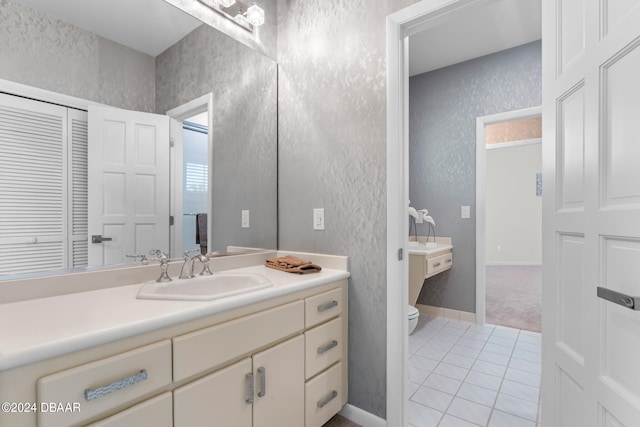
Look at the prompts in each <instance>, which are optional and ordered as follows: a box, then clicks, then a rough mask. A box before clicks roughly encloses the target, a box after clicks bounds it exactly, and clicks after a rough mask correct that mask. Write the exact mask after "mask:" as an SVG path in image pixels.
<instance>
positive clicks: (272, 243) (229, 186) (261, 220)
mask: <svg viewBox="0 0 640 427" xmlns="http://www.w3.org/2000/svg"><path fill="white" fill-rule="evenodd" d="M156 59H157V61H156V71H157V73H156V101H157V102H156V112H158V113H160V114H164V113H166V112H167V111H168V110H170V109H172V108H175V107H177V106H180V105H182V104H184V103H186V102H188V101H191V100H193V99H195V98H198V97H200V96H202V95H205V94H207V93H209V92H212V93H213V119H214V125H213V127H212V128H211V129H209V131H210V133H212V134H213V149H212V151H213V153H212V156H213V158H212V160H211V161H210V164H211V165H212V168H213V185H212V192H211V196H212V198H213V209H212V215H213V218H212V220H213V228H212V238H213V244H210V249H212V250H225V249H226V247H227V246H228V245H238V246H252V247H262V248H275V247H276V245H277V202H276V201H277V161H278V160H277V64H276V63H275V62H274V61H272V60H271V59H269V58H267V57H266V56H264V55H262V54H260V53H258V52H257V51H255V50H253V49H251V48H249V47H247V46H245V45H243V44H241V43H239V42H237V41H235V40H234V39H232V38H230V37H228V36H226V35H224V34H222V33H220V32H219V31H217V30H215V29H213V28H211V27H209V26H207V25H202V26H200V27H198V28H197V29H196V30H194V31H193V32H192V33H191V34H189V35H187V36H186V37H185V38H183V39H182V40H181V41H179V42H178V43H176V44H175V45H173V46H172V47H170V48H169V49H167V50H166V51H165V52H163V53H162V54H160V55H159V56H158V57H157V58H156ZM243 209H249V210H250V212H251V227H250V228H248V229H243V228H241V211H242V210H243Z"/></svg>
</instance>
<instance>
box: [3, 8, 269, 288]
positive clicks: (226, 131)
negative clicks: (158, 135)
mask: <svg viewBox="0 0 640 427" xmlns="http://www.w3.org/2000/svg"><path fill="white" fill-rule="evenodd" d="M53 3H55V4H53ZM30 88H36V89H34V90H33V91H32V90H31V89H30ZM0 90H1V91H2V92H3V93H2V96H3V97H8V98H10V99H13V98H15V95H16V94H17V95H21V96H22V98H20V100H21V101H20V102H22V101H25V102H27V101H28V102H31V101H32V100H36V101H34V102H40V101H38V99H39V94H40V93H41V91H42V90H44V91H47V92H48V93H55V94H60V95H61V99H64V98H65V97H72V99H82V100H86V101H88V102H89V103H90V104H100V105H99V107H100V108H102V107H103V106H104V107H113V108H114V109H118V110H128V111H136V112H141V113H152V114H156V115H166V114H167V112H169V111H175V110H176V109H178V110H179V109H180V108H183V110H182V111H185V110H184V107H185V106H188V105H190V103H191V104H192V103H193V102H196V101H197V100H202V99H206V100H208V103H205V104H202V103H201V104H197V103H196V104H197V105H196V108H195V109H193V111H192V112H193V114H192V115H190V116H184V115H183V116H181V117H180V118H179V120H175V119H171V118H168V119H167V120H169V122H170V125H171V130H170V135H171V139H172V140H173V147H171V148H169V150H170V156H169V159H168V160H163V161H162V162H161V164H160V165H159V168H160V169H162V168H166V170H164V172H163V173H166V174H168V175H169V176H170V177H171V181H170V182H172V183H176V182H177V183H178V184H180V186H179V187H177V188H171V185H169V186H168V187H167V188H165V187H164V186H163V187H160V188H156V189H155V190H154V191H152V192H148V191H145V187H140V188H135V187H131V186H130V185H129V184H127V185H126V186H125V187H123V188H124V190H123V191H122V193H123V194H126V195H127V196H126V197H123V198H122V199H119V198H117V197H114V195H113V194H111V197H112V199H113V200H112V203H111V206H118V207H122V209H123V210H124V209H133V208H131V206H132V204H133V205H136V204H137V205H143V204H144V203H147V201H149V200H151V201H155V202H157V201H158V200H163V201H164V203H165V204H166V205H168V206H169V209H170V212H169V214H170V216H173V218H172V219H169V218H165V219H166V223H167V225H166V226H165V227H164V228H163V229H162V230H160V231H153V232H151V233H147V234H148V235H151V236H155V235H162V236H163V238H164V237H165V236H166V237H167V241H168V239H170V243H168V245H169V246H170V247H166V244H158V245H157V246H158V247H157V249H162V250H163V251H165V252H169V251H170V250H171V254H170V255H171V256H172V257H179V256H181V252H182V250H183V249H188V248H192V247H195V248H198V247H199V246H200V244H197V243H196V232H195V231H196V230H195V229H196V215H195V214H197V213H202V211H203V210H206V211H207V212H206V213H207V222H206V225H207V234H206V236H207V237H208V238H207V250H208V251H210V252H211V251H221V252H226V251H227V249H228V248H229V247H240V248H263V249H275V248H276V246H277V116H276V114H277V64H276V63H275V62H274V61H273V60H271V59H269V58H268V57H266V56H264V55H262V54H260V53H259V52H257V51H256V50H253V49H251V48H249V47H247V46H245V45H244V44H241V43H239V42H237V41H236V40H234V39H233V38H231V37H229V36H227V35H225V34H222V33H221V32H219V31H217V30H215V29H214V28H212V27H210V26H208V25H206V24H202V23H201V22H200V21H198V20H197V19H195V18H193V17H192V16H190V15H188V14H186V13H185V12H182V11H180V10H178V9H177V8H175V7H173V6H172V5H170V4H168V3H166V2H165V1H164V0H136V1H135V2H131V1H127V0H97V1H95V2H85V1H83V0H57V1H56V2H50V1H49V0H0ZM28 98H32V99H28ZM56 99H57V98H56ZM70 99H71V98H70ZM7 102H9V101H7ZM7 102H5V104H6V103H7ZM18 104H19V105H17V106H16V105H14V106H13V107H11V108H14V109H16V108H17V109H22V110H25V111H26V110H28V107H26V106H25V105H23V104H21V103H18ZM43 104H44V106H45V107H43V108H44V109H45V110H47V108H49V107H51V108H53V107H56V108H58V107H60V108H63V109H64V108H66V107H71V108H68V111H67V112H62V113H60V114H61V117H64V121H65V123H66V124H65V126H66V127H64V130H62V131H60V133H61V135H62V136H61V138H62V142H61V144H62V145H61V148H60V150H61V153H62V154H60V156H61V157H60V158H61V159H62V160H60V166H59V169H60V174H62V175H60V178H59V179H60V188H61V193H62V194H61V195H60V197H58V196H56V197H58V198H56V200H55V202H54V205H55V206H54V207H53V208H51V209H50V210H51V211H52V212H51V213H52V215H53V216H52V217H46V216H43V215H46V211H47V209H41V208H42V207H43V206H45V204H43V203H42V202H41V200H35V199H30V197H31V196H30V194H32V193H37V192H38V191H33V192H32V191H31V189H33V188H36V189H42V188H44V187H43V186H42V185H31V186H29V185H26V186H23V187H22V189H20V187H17V186H15V185H14V186H13V187H12V186H11V185H9V184H10V183H14V184H15V183H16V182H17V181H18V179H16V178H17V177H18V174H19V171H18V169H20V168H22V169H23V171H22V172H23V174H24V173H25V170H26V171H27V172H30V171H33V172H34V174H35V172H36V169H38V166H37V162H33V164H23V163H20V162H21V160H20V159H21V158H23V159H34V158H36V157H35V155H34V153H37V154H38V155H39V154H41V153H45V152H47V150H48V147H46V146H38V147H35V148H33V150H35V151H33V152H28V151H24V150H23V151H22V152H21V154H20V153H19V154H20V155H15V156H13V157H12V159H11V160H10V161H11V162H13V166H14V169H13V172H12V170H11V169H10V168H8V167H7V168H4V171H3V172H2V173H3V174H2V177H1V180H0V181H1V182H0V204H2V206H3V209H2V211H3V212H2V214H0V280H3V279H11V278H16V277H25V275H27V276H28V275H33V274H38V275H47V274H57V273H60V272H63V271H69V270H73V271H77V270H79V269H80V270H83V269H87V268H104V267H100V266H106V265H109V266H111V265H119V264H122V263H132V262H135V259H133V258H131V259H129V258H125V256H124V255H125V254H127V253H128V254H133V253H140V254H146V253H148V247H146V246H144V245H142V244H141V243H140V240H141V239H142V238H141V237H139V236H138V235H136V237H135V238H134V239H133V243H132V245H129V246H127V247H126V248H125V247H124V245H123V244H122V242H119V241H116V240H117V239H113V240H110V241H109V240H106V239H108V238H109V237H111V238H113V237H112V236H107V234H106V232H104V230H98V231H97V232H96V230H89V229H88V225H84V228H83V226H78V222H77V221H76V222H77V223H74V222H73V216H72V213H73V212H74V210H76V211H82V210H85V211H89V213H85V216H86V217H87V218H86V219H85V221H87V223H90V221H89V218H88V217H89V216H90V209H89V208H88V207H87V206H86V203H87V199H89V198H90V196H87V194H86V193H87V190H86V187H85V190H84V192H85V195H84V199H83V198H82V197H80V198H79V199H77V200H76V199H74V198H73V197H72V193H73V192H74V191H75V190H74V184H77V182H81V181H82V180H81V179H80V180H79V181H78V180H76V178H77V177H78V176H80V175H82V170H81V169H82V168H81V167H80V168H77V167H76V168H75V169H74V161H75V160H74V157H73V156H74V154H77V152H76V151H74V148H73V135H74V131H75V134H76V136H77V135H80V134H82V133H83V132H84V133H86V132H87V131H86V129H87V128H88V126H89V125H88V123H90V121H91V119H90V118H89V119H87V118H86V116H87V113H86V112H84V111H81V110H82V108H78V107H77V106H75V105H70V106H69V105H65V102H64V101H59V102H56V104H58V105H54V104H51V101H50V102H49V103H43ZM2 108H4V107H2V106H0V110H1V109H2ZM29 108H30V107H29ZM38 108H39V107H36V110H37V109H38ZM5 110H6V108H5ZM88 110H89V113H88V114H89V115H91V108H88ZM6 111H11V112H10V113H7V114H5V117H4V118H3V119H2V120H4V121H5V122H6V121H7V117H8V116H9V115H11V114H13V110H10V108H9V110H6ZM38 114H41V115H40V116H34V117H35V118H34V117H32V118H31V120H32V122H29V121H27V122H24V124H23V129H22V130H20V129H19V132H22V133H23V135H22V136H21V137H20V138H17V139H16V137H15V133H16V132H15V130H11V129H9V130H7V126H5V129H4V130H3V129H2V120H0V147H2V146H3V145H4V147H5V148H4V151H5V152H7V151H12V150H13V151H12V152H14V153H15V152H20V150H22V149H23V148H24V147H25V146H29V144H30V143H29V139H28V138H27V137H25V136H24V128H25V127H26V128H28V129H35V128H36V127H38V126H39V125H40V124H41V123H43V117H49V116H50V115H51V114H49V112H48V110H47V111H45V112H42V111H41V112H40V113H38ZM52 114H53V113H52ZM55 114H57V113H55ZM55 114H54V115H55ZM83 114H84V118H83ZM203 114H204V118H203ZM0 115H1V114H0ZM78 115H79V116H78ZM78 117H80V118H78ZM74 120H76V122H82V121H83V120H84V121H86V122H87V124H86V125H85V126H86V127H85V128H78V127H77V126H76V127H75V128H74V125H73V123H74ZM78 129H80V130H78ZM101 129H102V128H101ZM137 129H138V130H136V132H137V133H136V135H138V134H144V133H145V132H146V131H140V129H142V128H137ZM144 129H147V130H148V128H144ZM103 131H104V129H103ZM186 131H188V132H191V133H192V134H193V133H194V132H195V136H194V135H191V136H190V137H189V138H191V139H195V140H198V141H200V142H194V143H190V144H191V145H194V146H197V147H196V148H194V150H193V151H192V152H189V153H185V152H182V151H179V152H178V151H177V150H182V149H183V147H182V145H183V136H184V135H183V133H182V132H186ZM12 132H13V135H14V137H12V136H11V135H10V134H11V133H12ZM104 132H106V131H104ZM203 132H204V134H205V138H204V139H202V137H200V138H198V135H202V133H203ZM147 133H148V132H147ZM143 136H144V135H143ZM12 138H13V139H12ZM21 138H22V139H21ZM25 138H26V139H25ZM191 139H189V141H191ZM137 141H138V145H137V149H138V152H147V153H148V152H149V151H150V150H151V148H149V147H151V146H150V145H148V144H147V145H145V143H146V142H145V141H146V140H143V139H141V140H137ZM140 141H142V142H140ZM203 141H204V142H203ZM166 143H167V144H169V141H166ZM11 144H13V145H11ZM87 144H88V145H90V142H87ZM186 144H187V143H186V142H185V143H184V145H186ZM10 145H11V148H7V147H9V146H10ZM203 145H204V147H203ZM103 150H104V151H103V152H104V153H106V154H109V155H111V154H113V155H114V156H116V154H117V152H116V151H117V150H115V147H114V146H113V145H107V148H106V149H103ZM84 156H88V155H87V154H84ZM116 157H117V156H116ZM8 161H9V160H8ZM45 163H46V164H51V161H50V160H45ZM186 163H189V166H187V165H186ZM85 168H87V166H86V163H85ZM88 169H89V170H88V171H86V172H84V173H85V176H88V175H90V174H91V173H92V168H91V167H89V168H88ZM74 170H75V171H76V172H77V173H76V175H74V174H73V173H72V172H73V171H74ZM78 171H80V172H78ZM27 174H28V173H27ZM149 176H150V175H149ZM87 179H88V178H87ZM152 179H154V178H149V179H148V181H150V180H152ZM50 181H51V182H53V181H52V180H50ZM76 181H77V182H76ZM3 183H4V184H3ZM7 183H9V184H7ZM178 184H176V185H178ZM81 185H86V184H84V183H82V184H81ZM29 187H31V189H30V190H27V188H29ZM146 188H154V187H146ZM80 193H82V192H80ZM187 193H189V194H187ZM198 193H199V194H198ZM203 194H204V195H205V197H206V198H208V200H206V201H205V202H204V203H205V205H204V206H205V207H202V203H200V205H199V206H200V207H198V208H197V209H195V208H194V209H195V210H197V211H198V212H195V211H192V208H190V207H183V206H182V205H181V204H180V203H178V202H180V201H181V200H183V199H184V200H186V199H189V200H191V199H193V197H196V196H198V195H199V196H202V195H203ZM34 197H35V196H34ZM105 197H106V196H105ZM176 201H178V202H176ZM191 201H192V200H191ZM143 202H144V203H143ZM74 203H75V204H74ZM83 203H84V204H83ZM150 203H151V202H150ZM29 206H31V207H29ZM192 206H194V205H193V204H192ZM61 212H62V214H64V215H63V216H61V215H62V214H61ZM132 212H134V214H136V211H135V209H134V210H133V211H132ZM56 215H57V216H56ZM25 218H33V219H34V220H33V221H32V222H31V224H29V222H28V221H27V222H24V220H25ZM61 218H63V219H64V220H61ZM20 220H22V221H23V222H19V221H20ZM163 220H164V219H163ZM12 221H13V222H12ZM170 221H171V223H172V224H174V225H169V222H170ZM47 223H51V224H54V227H53V228H51V229H45V230H42V228H43V224H47ZM85 224H86V223H85ZM177 225H179V226H180V227H181V228H180V231H179V232H176V231H175V227H176V226H177ZM136 226H137V227H138V228H139V229H144V226H146V224H144V221H142V222H141V223H140V224H136ZM45 228H46V227H45ZM74 230H75V231H74ZM199 231H201V230H199ZM74 232H75V235H76V237H75V238H74V237H73V235H74ZM131 233H132V232H130V231H125V232H122V233H121V234H122V235H124V234H131ZM96 234H97V235H103V237H104V238H106V239H105V241H104V242H102V243H100V244H101V245H103V247H104V248H106V249H105V252H109V250H112V251H111V253H112V255H113V256H111V257H106V256H104V257H103V258H102V262H97V263H95V262H94V263H90V262H89V260H88V259H87V258H88V256H87V255H83V256H76V259H75V260H74V245H75V246H76V247H81V246H82V245H83V244H85V245H89V246H90V245H92V243H91V236H92V235H96ZM134 234H135V233H134ZM143 234H144V233H142V234H141V235H143ZM116 235H117V234H116ZM189 235H191V236H189ZM176 236H178V237H176ZM74 239H76V240H74ZM54 241H55V242H56V243H55V244H53V243H51V242H54ZM164 241H165V240H162V242H164ZM183 242H184V243H183ZM190 244H192V245H193V246H189V245H190ZM118 245H120V249H118V251H116V250H115V249H114V248H116V247H117V246H118ZM196 245H197V246H196ZM163 246H165V247H163ZM110 248H111V249H110ZM116 249H117V248H116ZM114 254H115V255H114Z"/></svg>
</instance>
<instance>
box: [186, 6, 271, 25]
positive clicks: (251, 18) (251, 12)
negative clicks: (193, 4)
mask: <svg viewBox="0 0 640 427" xmlns="http://www.w3.org/2000/svg"><path fill="white" fill-rule="evenodd" d="M198 1H200V3H202V4H204V5H205V6H207V7H209V8H210V9H213V10H214V11H216V12H218V13H219V14H220V15H222V16H224V17H225V18H227V19H229V20H230V21H233V22H235V23H236V24H238V25H240V26H241V27H242V28H244V29H245V30H247V31H250V32H253V30H255V28H256V27H259V26H260V25H262V24H264V10H263V9H262V8H261V7H260V6H258V5H256V4H254V5H252V6H249V7H247V6H245V5H244V4H243V3H242V2H240V1H236V0H198Z"/></svg>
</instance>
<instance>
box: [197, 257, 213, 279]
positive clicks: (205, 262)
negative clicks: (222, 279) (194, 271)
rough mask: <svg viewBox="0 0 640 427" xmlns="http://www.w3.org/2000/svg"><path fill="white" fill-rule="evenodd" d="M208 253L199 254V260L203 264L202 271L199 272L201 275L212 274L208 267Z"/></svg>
mask: <svg viewBox="0 0 640 427" xmlns="http://www.w3.org/2000/svg"><path fill="white" fill-rule="evenodd" d="M209 255H210V254H206V255H200V257H199V259H200V262H201V263H202V265H203V267H202V271H201V272H200V275H201V276H211V275H212V274H213V272H212V271H211V270H210V269H209V259H210V258H209Z"/></svg>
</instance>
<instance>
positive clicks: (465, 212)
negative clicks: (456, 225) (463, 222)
mask: <svg viewBox="0 0 640 427" xmlns="http://www.w3.org/2000/svg"><path fill="white" fill-rule="evenodd" d="M460 218H465V219H466V218H471V208H470V207H469V206H460Z"/></svg>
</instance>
